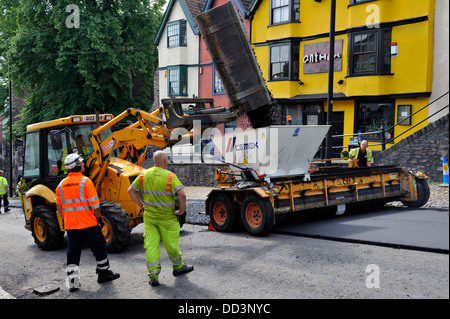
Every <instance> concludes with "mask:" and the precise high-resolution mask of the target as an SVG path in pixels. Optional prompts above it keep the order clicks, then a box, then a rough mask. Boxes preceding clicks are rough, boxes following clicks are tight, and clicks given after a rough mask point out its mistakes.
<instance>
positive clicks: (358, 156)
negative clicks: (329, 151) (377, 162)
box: [348, 140, 372, 167]
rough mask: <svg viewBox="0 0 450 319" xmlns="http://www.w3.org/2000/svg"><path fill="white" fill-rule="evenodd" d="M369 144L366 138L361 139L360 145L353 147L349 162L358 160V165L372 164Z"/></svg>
mask: <svg viewBox="0 0 450 319" xmlns="http://www.w3.org/2000/svg"><path fill="white" fill-rule="evenodd" d="M367 146H368V143H367V141H366V140H364V141H361V144H360V147H357V148H353V149H351V150H350V152H349V154H348V157H349V162H350V161H354V162H356V164H357V165H356V166H358V167H364V166H368V167H370V166H372V151H371V150H369V149H368V148H367Z"/></svg>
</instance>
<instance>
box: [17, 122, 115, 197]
mask: <svg viewBox="0 0 450 319" xmlns="http://www.w3.org/2000/svg"><path fill="white" fill-rule="evenodd" d="M102 118H105V119H104V120H103V121H100V122H101V123H100V124H104V122H106V121H107V120H106V117H105V116H102ZM107 118H108V119H112V115H110V116H109V117H107ZM96 128H97V123H96V121H95V115H94V116H77V117H76V116H72V117H69V118H66V119H60V120H55V121H49V122H43V123H38V124H32V125H29V126H28V127H27V132H26V134H25V151H24V165H23V174H22V175H23V178H24V179H25V180H26V181H27V183H28V184H29V185H30V186H32V185H35V184H43V185H46V186H47V187H49V188H50V189H51V190H55V189H56V187H57V186H58V184H59V182H60V181H61V180H62V179H63V178H64V177H66V175H67V171H65V169H64V164H63V163H64V159H65V157H66V156H67V155H68V154H71V153H74V152H77V153H78V154H80V155H81V156H82V157H84V158H85V159H87V158H88V157H89V156H90V154H91V153H92V151H93V146H92V144H91V141H90V139H89V134H90V132H92V130H94V129H96ZM109 134H111V130H110V129H107V130H106V131H105V132H104V133H102V135H104V136H105V137H106V136H108V135H109ZM102 138H103V136H102Z"/></svg>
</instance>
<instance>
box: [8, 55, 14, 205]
mask: <svg viewBox="0 0 450 319" xmlns="http://www.w3.org/2000/svg"><path fill="white" fill-rule="evenodd" d="M8 95H9V185H10V186H9V196H10V197H12V196H13V195H14V191H13V165H12V161H13V138H12V134H13V132H12V112H13V109H12V85H11V64H10V63H8Z"/></svg>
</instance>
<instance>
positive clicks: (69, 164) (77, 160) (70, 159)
mask: <svg viewBox="0 0 450 319" xmlns="http://www.w3.org/2000/svg"><path fill="white" fill-rule="evenodd" d="M82 161H83V158H82V157H81V156H80V155H78V154H75V153H73V154H69V155H67V157H66V159H65V160H64V168H65V169H68V170H71V169H74V168H75V167H76V166H77V165H80V164H81V162H82Z"/></svg>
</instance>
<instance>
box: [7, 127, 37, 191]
mask: <svg viewBox="0 0 450 319" xmlns="http://www.w3.org/2000/svg"><path fill="white" fill-rule="evenodd" d="M38 175H39V132H36V133H29V134H27V135H26V137H25V163H24V168H23V176H24V177H28V176H38ZM11 184H12V183H11Z"/></svg>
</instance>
